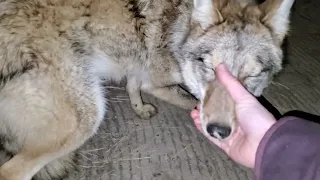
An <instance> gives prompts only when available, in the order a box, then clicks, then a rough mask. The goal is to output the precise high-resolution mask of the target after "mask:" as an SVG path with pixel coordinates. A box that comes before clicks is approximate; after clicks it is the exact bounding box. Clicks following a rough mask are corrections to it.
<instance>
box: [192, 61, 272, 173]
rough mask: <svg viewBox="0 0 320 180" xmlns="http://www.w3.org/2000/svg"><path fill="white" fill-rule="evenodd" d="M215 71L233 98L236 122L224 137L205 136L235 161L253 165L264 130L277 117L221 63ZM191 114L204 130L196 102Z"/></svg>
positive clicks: (198, 125)
mask: <svg viewBox="0 0 320 180" xmlns="http://www.w3.org/2000/svg"><path fill="white" fill-rule="evenodd" d="M216 72H217V76H218V79H219V80H220V82H221V83H222V85H224V86H225V88H226V89H227V91H228V92H229V93H230V95H231V97H232V99H233V100H234V102H235V110H236V116H237V121H238V124H239V126H238V127H237V128H236V129H235V131H234V133H233V134H232V135H231V136H230V137H228V138H227V139H225V140H218V139H215V138H213V137H210V136H207V138H208V139H209V140H210V141H211V142H213V143H214V144H216V145H217V146H219V147H220V148H221V149H222V150H223V151H224V152H225V153H226V154H227V155H228V156H230V157H231V158H232V159H233V160H234V161H236V162H238V163H240V164H242V165H244V166H247V167H250V168H253V167H254V163H255V155H256V152H257V149H258V145H259V143H260V141H261V139H262V137H263V136H264V134H265V133H266V132H267V131H268V129H269V128H270V127H271V126H272V125H273V124H274V123H275V122H276V119H275V118H274V116H273V115H272V114H271V113H270V112H269V111H268V110H267V109H265V108H264V107H263V106H262V105H261V104H260V103H259V101H258V100H257V99H256V98H255V97H254V96H252V95H251V94H250V93H249V92H248V91H247V90H246V89H245V88H244V87H243V86H242V85H241V83H240V82H239V81H238V80H237V79H235V78H234V77H233V76H232V75H231V73H230V72H229V70H228V69H227V67H226V66H225V65H224V64H220V65H219V66H218V67H217V69H216ZM191 117H192V118H193V120H194V123H195V125H196V127H197V128H198V130H199V131H200V132H202V133H203V130H202V127H201V122H200V115H199V106H198V107H197V109H195V110H193V111H192V112H191ZM203 134H204V133H203Z"/></svg>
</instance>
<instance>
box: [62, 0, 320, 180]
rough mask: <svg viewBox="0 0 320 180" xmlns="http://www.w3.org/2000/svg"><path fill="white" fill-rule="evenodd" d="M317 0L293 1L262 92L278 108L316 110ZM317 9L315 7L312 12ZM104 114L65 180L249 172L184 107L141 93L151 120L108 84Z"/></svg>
mask: <svg viewBox="0 0 320 180" xmlns="http://www.w3.org/2000/svg"><path fill="white" fill-rule="evenodd" d="M319 7H320V2H319V1H317V0H314V1H311V0H300V1H297V3H296V5H295V10H294V14H293V21H292V32H291V35H290V37H289V38H288V41H287V56H286V60H285V67H284V70H283V72H282V73H281V74H280V75H279V76H278V77H277V78H276V79H275V81H274V82H273V83H272V84H271V85H270V87H269V88H268V89H267V90H266V91H265V93H264V96H265V97H266V99H268V100H269V102H270V103H272V104H273V105H274V106H275V107H276V108H277V109H278V110H279V111H280V112H281V113H285V112H288V111H290V110H302V111H305V112H309V113H313V114H317V115H319V114H320V76H319V75H320V59H319V55H320V50H319V47H320V21H319V20H318V18H319V17H318V16H320V12H319V11H318V9H319ZM316 11H318V12H316ZM108 97H109V99H110V102H109V103H110V105H109V110H108V117H106V119H105V121H104V122H103V124H102V126H101V128H100V130H99V132H98V134H97V135H96V136H94V137H93V138H92V139H91V140H90V141H89V142H87V143H86V144H85V145H84V146H83V147H82V148H80V149H79V151H78V154H79V155H78V158H77V166H78V171H75V172H71V173H70V174H69V177H68V178H66V179H68V180H75V179H77V180H78V179H79V180H247V179H252V177H251V176H252V172H251V170H249V169H246V168H244V167H241V166H239V165H237V164H235V163H234V162H232V161H231V160H230V159H228V158H227V156H225V155H224V153H222V152H221V151H220V150H219V149H218V148H217V147H216V146H214V145H212V144H211V143H209V142H208V141H207V140H206V139H205V138H204V137H203V136H202V135H201V134H200V133H199V132H197V131H196V129H195V127H194V126H193V124H192V121H191V118H190V117H189V112H188V111H184V110H181V109H179V108H177V107H174V106H172V105H169V104H167V103H164V102H161V101H159V100H156V99H154V98H152V97H150V96H147V95H144V96H143V98H144V101H146V102H151V103H152V104H154V105H156V106H157V107H158V110H159V113H158V115H157V116H156V117H154V118H153V119H152V120H151V121H145V120H140V119H139V118H137V117H136V116H135V114H134V112H133V110H132V109H131V107H130V103H129V100H128V99H129V98H128V95H127V93H126V91H125V90H124V89H123V88H121V87H119V88H116V89H114V88H109V93H108Z"/></svg>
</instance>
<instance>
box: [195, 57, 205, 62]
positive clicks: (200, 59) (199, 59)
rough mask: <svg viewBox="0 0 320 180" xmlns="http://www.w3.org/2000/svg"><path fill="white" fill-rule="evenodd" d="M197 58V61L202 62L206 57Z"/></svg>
mask: <svg viewBox="0 0 320 180" xmlns="http://www.w3.org/2000/svg"><path fill="white" fill-rule="evenodd" d="M196 60H197V61H200V62H203V61H204V58H203V57H198V58H197V59H196Z"/></svg>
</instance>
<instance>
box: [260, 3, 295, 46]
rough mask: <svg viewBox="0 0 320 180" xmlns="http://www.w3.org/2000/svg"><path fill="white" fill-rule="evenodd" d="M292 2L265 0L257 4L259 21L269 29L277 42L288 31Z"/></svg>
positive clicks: (280, 41)
mask: <svg viewBox="0 0 320 180" xmlns="http://www.w3.org/2000/svg"><path fill="white" fill-rule="evenodd" d="M293 3H294V0H266V1H265V2H264V3H262V4H260V5H259V9H260V11H261V12H262V17H261V21H262V22H263V23H264V24H265V25H266V26H268V27H269V28H270V29H271V31H272V32H273V34H274V35H275V36H276V39H277V41H278V42H279V43H282V41H283V39H284V37H285V36H286V35H287V33H288V30H289V21H290V12H291V8H292V6H293Z"/></svg>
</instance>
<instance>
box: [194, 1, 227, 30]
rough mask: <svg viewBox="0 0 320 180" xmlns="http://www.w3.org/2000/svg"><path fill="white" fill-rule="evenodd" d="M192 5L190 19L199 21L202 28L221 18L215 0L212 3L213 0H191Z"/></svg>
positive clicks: (217, 21)
mask: <svg viewBox="0 0 320 180" xmlns="http://www.w3.org/2000/svg"><path fill="white" fill-rule="evenodd" d="M217 1H221V0H217ZM193 5H194V8H193V12H192V20H193V21H195V22H198V23H200V25H201V27H202V29H206V28H208V27H209V26H212V25H214V24H216V23H219V22H220V21H222V20H223V18H222V16H221V13H220V12H219V9H218V7H217V5H218V4H217V2H215V3H214V2H213V0H193Z"/></svg>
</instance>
